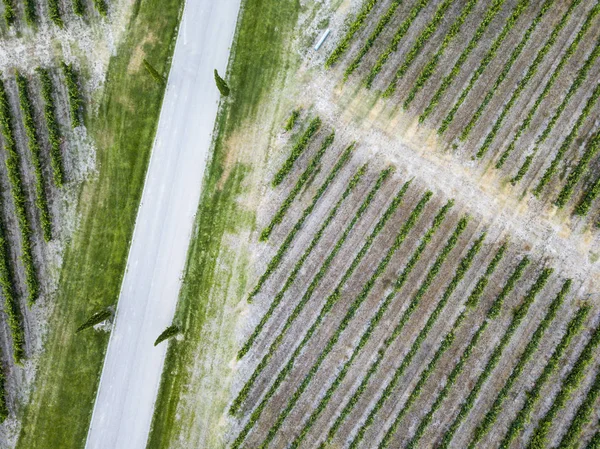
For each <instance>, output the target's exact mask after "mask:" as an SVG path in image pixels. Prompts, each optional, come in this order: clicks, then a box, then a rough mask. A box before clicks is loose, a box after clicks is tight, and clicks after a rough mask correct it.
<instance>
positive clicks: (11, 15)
mask: <svg viewBox="0 0 600 449" xmlns="http://www.w3.org/2000/svg"><path fill="white" fill-rule="evenodd" d="M2 4H3V5H4V21H5V22H6V24H7V25H8V26H11V25H13V24H14V23H15V20H16V18H17V11H16V7H15V2H14V0H2ZM2 382H4V379H2Z"/></svg>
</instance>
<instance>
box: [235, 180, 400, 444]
mask: <svg viewBox="0 0 600 449" xmlns="http://www.w3.org/2000/svg"><path fill="white" fill-rule="evenodd" d="M409 183H410V181H409V182H407V183H405V184H404V186H403V187H402V189H401V190H400V192H399V193H398V194H397V195H396V197H395V198H394V200H393V202H392V204H391V205H390V206H389V207H388V209H387V210H386V212H385V213H384V215H383V217H382V218H381V219H380V220H379V222H378V223H377V225H376V226H375V228H374V229H373V231H372V232H371V234H370V235H369V237H368V238H367V241H366V242H365V243H364V244H363V247H362V248H361V251H360V252H359V253H358V254H357V256H356V257H355V258H354V259H353V261H352V263H351V265H350V267H349V268H348V269H347V270H346V272H345V273H344V275H343V277H342V279H341V280H340V282H339V283H338V285H337V287H336V288H335V289H334V291H333V292H332V293H331V294H330V295H329V296H328V297H327V299H326V301H325V304H324V305H323V307H322V308H321V310H320V312H319V315H318V316H317V318H316V320H315V321H314V322H313V324H312V325H311V326H310V328H309V329H308V331H307V332H306V334H305V335H304V338H303V339H302V341H301V342H300V344H299V345H298V346H297V347H296V349H295V350H294V352H293V354H292V356H291V357H290V359H289V360H288V362H287V364H286V365H285V367H284V368H283V369H281V370H280V371H279V374H278V375H277V378H276V379H275V381H274V382H273V384H272V385H271V388H270V389H269V390H268V391H267V393H266V394H265V395H264V397H263V398H262V400H261V402H260V403H259V405H258V406H257V407H256V408H255V409H254V411H253V412H252V414H251V415H250V419H249V420H248V422H247V423H246V425H245V426H244V429H243V430H242V431H241V432H240V434H239V435H238V437H237V438H236V440H235V441H234V443H233V446H232V448H233V449H236V448H238V447H239V446H240V445H241V444H242V442H243V441H244V439H245V438H246V435H248V432H250V430H251V429H252V427H253V426H254V424H256V421H258V418H260V415H261V414H262V411H263V410H264V408H265V406H266V404H267V402H268V401H269V400H270V398H271V397H272V396H273V394H275V391H277V389H278V388H279V385H281V383H282V382H283V380H284V379H285V378H286V377H287V375H288V374H289V372H290V371H291V370H292V368H293V367H294V363H295V361H296V358H297V357H298V356H299V355H300V354H301V352H302V349H303V348H304V346H305V345H306V344H307V343H308V341H309V340H310V338H311V337H312V335H313V334H314V333H315V331H316V330H317V328H318V327H319V326H320V325H321V323H322V322H323V320H324V318H325V316H326V315H327V314H328V313H329V312H330V311H331V309H332V308H333V306H334V304H335V303H336V302H337V301H338V300H339V299H340V297H341V290H342V287H343V286H344V284H345V283H346V281H347V280H348V279H349V278H350V276H351V275H352V274H353V273H354V271H355V270H356V268H357V267H358V265H359V263H360V261H361V260H362V258H363V257H364V255H365V254H366V252H367V249H368V248H369V247H370V246H371V244H372V242H373V240H374V238H375V236H376V235H377V234H378V233H379V232H380V231H381V229H382V228H383V227H384V225H385V223H386V222H387V220H388V219H389V218H390V217H391V216H392V215H393V213H394V212H395V210H396V209H397V207H398V206H399V204H400V202H401V200H402V198H403V197H404V194H405V192H406V190H408V186H409V185H410V184H409ZM411 217H412V215H411ZM409 220H410V217H409ZM407 226H411V223H410V221H408V220H407V222H406V224H405V225H404V226H403V227H402V228H401V230H400V232H399V234H398V235H401V234H402V233H403V230H404V229H405V228H406V227H407ZM396 241H397V240H396ZM398 246H400V245H398ZM396 249H397V248H396ZM388 253H389V251H388ZM294 312H295V311H294ZM290 318H291V317H290ZM288 320H289V318H288ZM286 324H287V323H286ZM281 335H282V333H280V336H281ZM278 338H279V337H278ZM269 354H272V352H271V350H270V348H269ZM264 359H266V356H265V358H263V360H264ZM261 365H262V361H261ZM259 367H260V366H259ZM263 368H264V365H263ZM257 372H259V370H258V368H257V369H256V370H255V373H257ZM253 376H254V373H253ZM253 380H254V379H252V378H251V379H250V381H253ZM250 381H249V382H248V383H246V385H244V388H243V389H242V392H240V394H239V395H238V397H237V398H236V401H238V399H240V398H241V400H242V401H243V400H244V399H245V397H247V395H248V391H249V389H250V387H251V383H250ZM244 389H246V390H244ZM234 405H236V402H234ZM232 407H233V406H232ZM238 408H239V405H238Z"/></svg>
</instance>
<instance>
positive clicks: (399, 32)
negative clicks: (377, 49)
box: [365, 0, 430, 88]
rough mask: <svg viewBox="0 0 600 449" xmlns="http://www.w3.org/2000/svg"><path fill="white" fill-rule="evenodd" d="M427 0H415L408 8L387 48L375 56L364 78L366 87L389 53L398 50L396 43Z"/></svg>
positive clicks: (370, 83)
mask: <svg viewBox="0 0 600 449" xmlns="http://www.w3.org/2000/svg"><path fill="white" fill-rule="evenodd" d="M429 1H430V0H417V2H416V3H415V4H414V5H413V7H412V8H411V9H410V11H409V13H408V15H407V16H406V19H404V20H403V21H402V23H401V24H400V26H399V27H398V30H397V31H396V33H395V34H394V37H393V38H392V42H390V45H389V46H388V48H387V49H386V50H385V51H384V52H383V53H382V54H381V55H380V56H379V58H377V62H376V63H375V65H374V66H373V68H372V69H371V71H370V72H369V75H368V76H367V78H366V80H365V85H366V86H367V87H368V88H370V87H371V85H372V84H373V80H374V79H375V77H376V76H377V74H378V73H379V72H381V69H382V68H383V65H384V64H385V63H386V62H387V60H388V59H389V57H390V55H391V54H392V53H394V52H395V51H396V50H398V44H400V41H401V40H402V38H404V36H405V35H406V33H407V32H408V29H409V28H410V26H411V25H412V24H413V22H414V21H415V19H416V18H417V16H418V15H419V13H420V12H421V10H422V9H423V8H424V7H425V6H426V5H427V4H428V3H429Z"/></svg>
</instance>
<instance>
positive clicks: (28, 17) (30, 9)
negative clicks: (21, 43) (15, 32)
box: [23, 0, 37, 26]
mask: <svg viewBox="0 0 600 449" xmlns="http://www.w3.org/2000/svg"><path fill="white" fill-rule="evenodd" d="M23 9H24V10H25V21H26V22H27V24H28V25H29V26H34V25H35V24H36V23H37V12H36V11H35V1H34V0H24V2H23Z"/></svg>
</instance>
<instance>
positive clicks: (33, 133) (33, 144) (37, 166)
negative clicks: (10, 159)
mask: <svg viewBox="0 0 600 449" xmlns="http://www.w3.org/2000/svg"><path fill="white" fill-rule="evenodd" d="M16 76H17V87H18V89H19V104H20V106H21V114H22V116H23V124H24V125H25V133H26V134H27V145H28V146H29V152H30V153H31V162H32V164H33V170H34V172H35V194H36V199H35V205H36V206H37V208H38V210H39V212H40V223H41V225H42V231H43V233H44V240H46V241H49V240H50V239H51V238H52V221H51V219H50V212H49V211H48V200H47V198H46V189H45V187H44V174H43V171H42V162H41V160H40V153H41V148H40V141H39V134H40V132H39V130H38V129H37V127H36V124H35V121H34V119H33V106H32V104H31V98H30V93H29V82H28V81H27V78H25V77H24V76H23V75H21V74H20V73H17V75H16Z"/></svg>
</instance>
